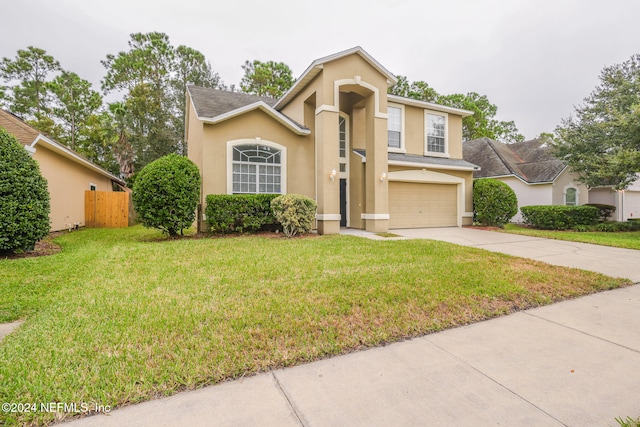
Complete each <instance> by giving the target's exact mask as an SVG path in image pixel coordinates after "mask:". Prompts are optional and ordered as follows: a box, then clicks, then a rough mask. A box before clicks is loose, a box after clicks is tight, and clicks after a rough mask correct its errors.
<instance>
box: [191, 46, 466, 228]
mask: <svg viewBox="0 0 640 427" xmlns="http://www.w3.org/2000/svg"><path fill="white" fill-rule="evenodd" d="M395 82H396V78H395V76H394V75H393V74H392V73H391V72H389V71H388V70H387V69H386V68H385V67H383V66H382V65H381V64H380V63H378V61H376V60H375V59H374V58H372V57H371V56H370V55H369V54H368V53H367V52H365V51H364V50H363V49H362V48H360V47H355V48H353V49H349V50H346V51H343V52H339V53H336V54H334V55H330V56H327V57H324V58H321V59H318V60H316V61H314V62H313V63H312V64H311V65H310V66H309V67H308V68H307V69H306V70H305V71H304V73H303V74H302V75H301V76H300V77H299V78H298V79H297V80H296V82H295V84H294V85H293V86H292V87H291V89H289V90H288V91H287V92H286V93H285V94H284V95H283V96H282V97H281V98H280V99H271V98H264V97H257V96H252V95H247V94H242V93H236V92H228V91H220V90H215V89H208V88H202V87H196V86H190V87H189V88H188V93H187V104H188V105H187V117H186V140H187V143H188V154H189V158H190V159H191V160H193V161H194V162H195V163H196V164H197V165H198V167H199V168H200V172H201V174H202V194H201V203H203V204H204V203H205V197H206V195H208V194H246V193H281V194H284V193H298V194H303V195H305V196H308V197H311V198H313V199H315V200H316V202H317V203H318V210H317V214H316V219H317V229H318V232H319V233H321V234H332V233H339V232H340V227H352V228H359V229H366V230H368V231H373V232H384V231H387V230H389V229H394V228H396V229H397V228H416V227H443V226H461V225H463V224H471V221H472V216H473V214H472V211H473V202H472V184H473V171H474V170H475V169H477V166H474V165H473V164H471V163H469V162H466V161H464V160H463V159H462V118H463V117H465V116H468V115H470V114H471V112H469V111H465V110H460V109H456V108H450V107H445V106H442V105H436V104H432V103H428V102H422V101H416V100H413V99H407V98H402V97H399V96H394V95H390V94H387V90H388V88H389V87H390V86H392V85H394V84H395ZM202 212H204V210H202ZM203 220H204V218H202V217H201V218H199V221H200V225H202V224H203V222H202V221H203Z"/></svg>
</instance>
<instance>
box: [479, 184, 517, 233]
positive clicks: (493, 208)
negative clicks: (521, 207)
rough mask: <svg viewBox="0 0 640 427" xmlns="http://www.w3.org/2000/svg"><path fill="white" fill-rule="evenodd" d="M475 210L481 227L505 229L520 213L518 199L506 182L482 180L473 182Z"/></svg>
mask: <svg viewBox="0 0 640 427" xmlns="http://www.w3.org/2000/svg"><path fill="white" fill-rule="evenodd" d="M473 210H474V214H475V215H474V216H475V221H476V222H478V223H479V224H480V225H487V226H492V227H504V225H505V224H506V223H508V222H509V220H510V219H511V218H512V217H513V216H514V215H515V214H517V213H518V199H517V197H516V193H514V192H513V190H512V189H511V187H509V186H508V185H507V184H505V183H504V182H502V181H498V180H497V179H492V178H480V179H477V180H475V181H474V182H473Z"/></svg>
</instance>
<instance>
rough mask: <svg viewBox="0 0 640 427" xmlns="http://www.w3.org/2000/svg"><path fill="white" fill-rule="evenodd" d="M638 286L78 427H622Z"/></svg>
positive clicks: (631, 399)
mask: <svg viewBox="0 0 640 427" xmlns="http://www.w3.org/2000/svg"><path fill="white" fill-rule="evenodd" d="M639 368H640V285H636V286H632V287H628V288H623V289H617V290H613V291H608V292H603V293H599V294H595V295H590V296H586V297H583V298H580V299H577V300H572V301H566V302H562V303H558V304H554V305H550V306H546V307H541V308H537V309H533V310H528V311H524V312H519V313H516V314H513V315H510V316H506V317H501V318H498V319H493V320H489V321H485V322H481V323H476V324H473V325H470V326H466V327H462V328H457V329H451V330H448V331H445V332H441V333H437V334H432V335H427V336H424V337H421V338H416V339H413V340H410V341H405V342H401V343H396V344H392V345H389V346H386V347H381V348H373V349H370V350H366V351H361V352H357V353H352V354H348V355H345V356H340V357H335V358H331V359H325V360H321V361H318V362H314V363H309V364H306V365H302V366H297V367H293V368H288V369H282V370H277V371H273V372H268V373H264V374H260V375H256V376H253V377H250V378H245V379H242V380H237V381H233V382H228V383H224V384H220V385H216V386H211V387H206V388H203V389H200V390H197V391H192V392H185V393H180V394H177V395H175V396H172V397H169V398H164V399H159V400H154V401H150V402H145V403H142V404H139V405H134V406H129V407H125V408H122V409H118V410H115V411H113V412H111V413H110V414H108V415H102V414H100V415H95V416H91V417H87V418H84V419H81V420H77V421H74V422H72V423H71V425H73V426H74V427H79V426H150V427H151V426H185V425H189V426H212V425H214V426H223V425H224V426H255V425H260V426H336V425H350V426H388V425H412V426H413V425H429V426H451V425H455V426H483V425H517V426H562V425H568V426H591V425H597V426H616V425H617V423H616V422H615V418H616V417H627V416H632V417H638V416H640V369H639Z"/></svg>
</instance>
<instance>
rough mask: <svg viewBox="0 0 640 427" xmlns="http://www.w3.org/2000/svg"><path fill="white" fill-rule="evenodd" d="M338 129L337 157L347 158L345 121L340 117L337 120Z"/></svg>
mask: <svg viewBox="0 0 640 427" xmlns="http://www.w3.org/2000/svg"><path fill="white" fill-rule="evenodd" d="M338 128H339V135H338V141H339V142H340V152H339V157H340V158H341V159H342V158H346V157H347V120H346V119H345V118H344V117H342V116H340V118H339V119H338Z"/></svg>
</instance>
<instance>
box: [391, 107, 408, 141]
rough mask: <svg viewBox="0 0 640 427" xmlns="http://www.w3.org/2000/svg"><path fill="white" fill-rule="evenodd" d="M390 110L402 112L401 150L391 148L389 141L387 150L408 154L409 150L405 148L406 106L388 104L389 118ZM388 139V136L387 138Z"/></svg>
mask: <svg viewBox="0 0 640 427" xmlns="http://www.w3.org/2000/svg"><path fill="white" fill-rule="evenodd" d="M389 108H397V109H398V110H400V148H396V147H389V141H388V140H387V150H388V152H390V153H406V152H407V149H406V147H405V143H404V136H405V109H404V105H402V104H395V103H391V102H390V103H388V104H387V117H388V116H389ZM388 120H389V119H388V118H387V135H388V132H389V124H388V123H389V122H388ZM387 138H388V136H387Z"/></svg>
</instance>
